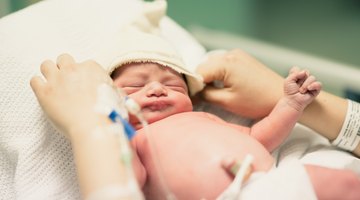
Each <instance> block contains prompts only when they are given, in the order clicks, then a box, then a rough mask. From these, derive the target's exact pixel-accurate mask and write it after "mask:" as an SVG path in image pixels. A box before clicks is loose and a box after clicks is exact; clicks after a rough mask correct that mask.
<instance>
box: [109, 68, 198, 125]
mask: <svg viewBox="0 0 360 200" xmlns="http://www.w3.org/2000/svg"><path fill="white" fill-rule="evenodd" d="M113 79H114V84H115V85H116V86H117V87H120V88H122V89H123V90H124V91H125V92H126V93H127V94H128V95H129V97H130V98H132V99H134V100H135V101H136V102H137V103H138V104H139V105H140V107H141V111H142V113H143V115H144V117H145V119H146V120H147V121H148V122H149V123H152V122H155V121H158V120H160V119H163V118H165V117H168V116H170V115H173V114H176V113H181V112H187V111H192V109H193V107H192V103H191V100H190V97H189V96H188V88H187V86H186V83H185V81H184V79H183V78H182V76H181V75H180V74H179V73H177V72H175V71H174V70H172V69H170V68H168V67H163V66H160V65H158V64H155V63H133V64H128V65H126V66H122V67H120V68H119V69H117V70H116V71H115V72H114V73H113ZM130 122H131V124H132V125H134V126H135V128H137V129H138V128H140V127H141V126H140V124H139V122H138V121H137V119H135V118H134V117H133V116H130Z"/></svg>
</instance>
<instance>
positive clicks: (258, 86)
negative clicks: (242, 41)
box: [198, 50, 284, 118]
mask: <svg viewBox="0 0 360 200" xmlns="http://www.w3.org/2000/svg"><path fill="white" fill-rule="evenodd" d="M198 73H200V74H201V75H202V76H203V78H204V82H205V83H206V84H207V86H206V88H205V89H204V91H203V92H202V96H203V97H204V99H205V100H207V101H209V102H211V103H215V104H217V105H220V106H222V107H223V108H225V109H227V110H229V111H231V112H234V113H236V114H239V115H242V116H245V117H250V118H261V117H264V116H265V115H267V114H268V113H270V111H271V109H272V108H273V107H274V106H275V104H276V102H277V101H278V100H279V99H280V97H281V96H282V95H283V90H282V88H283V87H282V86H283V81H284V79H283V78H282V77H281V76H280V75H278V74H276V73H275V72H273V71H271V70H270V69H269V68H267V67H266V66H265V65H263V64H262V63H260V62H258V61H257V60H255V59H254V58H253V57H251V56H250V55H248V54H247V53H245V52H243V51H241V50H232V51H229V52H226V53H221V54H220V53H219V54H214V55H210V56H209V58H208V59H207V60H206V61H205V62H203V63H202V64H200V65H199V67H198ZM216 80H217V81H221V82H223V85H224V87H223V88H216V87H214V86H213V85H212V82H213V81H216Z"/></svg>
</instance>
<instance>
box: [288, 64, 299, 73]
mask: <svg viewBox="0 0 360 200" xmlns="http://www.w3.org/2000/svg"><path fill="white" fill-rule="evenodd" d="M298 72H300V68H299V67H297V66H294V67H292V68H291V69H290V70H289V74H294V73H298Z"/></svg>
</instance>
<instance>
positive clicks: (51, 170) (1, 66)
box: [0, 0, 360, 200]
mask: <svg viewBox="0 0 360 200" xmlns="http://www.w3.org/2000/svg"><path fill="white" fill-rule="evenodd" d="M150 9H151V8H150ZM142 10H143V2H142V1H140V0H105V1H104V0H46V1H42V2H40V3H37V4H35V5H32V6H30V7H28V8H26V9H23V10H20V11H18V12H16V13H14V14H11V15H9V16H6V17H3V18H2V19H0V88H1V89H0V94H1V97H0V198H1V199H18V200H21V199H26V200H28V199H54V200H56V199H62V200H66V199H69V200H70V199H71V200H73V199H80V192H79V186H78V184H77V179H76V170H75V165H74V161H73V155H72V153H71V145H70V143H69V141H68V140H67V139H65V138H64V137H63V136H62V135H61V134H59V133H57V131H56V130H55V129H54V128H53V126H52V125H51V124H50V123H49V121H48V120H47V119H46V116H44V114H43V112H42V110H41V108H40V106H39V104H38V102H37V100H36V97H35V96H34V94H33V92H32V90H31V88H30V85H29V80H30V78H31V77H32V76H34V75H39V74H40V72H39V66H40V64H41V62H42V61H43V60H45V59H51V60H55V59H56V57H57V56H58V55H59V54H61V53H64V52H67V53H70V54H71V55H73V56H74V57H75V58H76V60H78V61H83V60H86V59H90V58H94V59H97V58H98V56H99V50H100V49H102V50H103V48H104V46H103V45H104V43H111V39H112V38H114V37H115V36H116V34H117V33H118V31H119V29H120V28H121V27H123V26H125V25H127V24H129V23H131V22H132V21H133V20H134V19H136V18H138V17H139V16H140V15H142V14H143V13H142ZM160 29H161V33H162V34H163V36H164V37H167V38H168V39H169V40H170V41H172V42H173V43H174V45H175V46H176V47H177V49H178V50H179V52H180V53H181V54H182V56H183V57H184V61H185V63H186V64H187V65H188V66H193V67H195V66H196V63H199V62H200V60H201V59H202V58H203V57H204V56H205V55H206V50H205V48H204V47H203V46H202V45H201V44H200V43H199V42H198V41H197V40H195V39H194V37H193V36H192V35H191V34H189V32H188V31H186V30H185V29H183V28H182V27H180V26H179V25H178V24H176V22H174V21H173V20H171V19H170V18H168V17H165V18H164V19H162V21H161V23H160ZM217 48H218V47H217ZM224 48H225V47H224ZM102 53H106V52H102ZM281 59H282V58H279V60H278V61H279V62H282V61H281ZM292 64H293V63H289V65H292ZM210 107H211V106H210ZM203 109H205V110H207V109H209V110H212V111H213V109H212V108H208V107H203ZM215 110H216V109H215ZM216 112H218V110H217V111H216ZM218 114H219V115H220V116H222V117H223V118H225V119H227V118H229V117H230V114H229V113H226V112H223V111H220V113H218ZM231 117H233V116H231ZM274 155H275V156H276V157H277V158H278V162H281V161H282V160H286V159H290V158H296V159H301V160H302V161H303V162H304V163H313V164H319V165H323V166H329V167H335V168H351V169H353V170H355V171H356V170H357V173H359V174H360V172H359V170H360V161H359V159H357V158H354V157H353V156H351V155H350V154H348V153H346V152H343V151H339V150H336V149H335V148H333V147H331V146H330V145H329V142H328V141H327V140H325V139H324V138H321V137H320V136H318V135H317V134H315V133H314V132H313V131H312V130H310V129H308V128H306V127H304V126H301V125H300V124H299V125H297V126H296V128H295V129H294V131H293V133H292V135H291V137H290V138H289V139H288V140H287V142H285V144H284V145H282V146H281V147H280V148H279V149H278V150H277V151H276V152H275V153H274Z"/></svg>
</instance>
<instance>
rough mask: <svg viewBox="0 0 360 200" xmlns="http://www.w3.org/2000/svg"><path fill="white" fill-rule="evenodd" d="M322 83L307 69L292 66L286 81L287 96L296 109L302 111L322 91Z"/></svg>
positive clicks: (285, 91) (285, 90)
mask: <svg viewBox="0 0 360 200" xmlns="http://www.w3.org/2000/svg"><path fill="white" fill-rule="evenodd" d="M320 90H321V83H320V82H319V81H317V80H316V78H315V77H314V76H311V75H310V73H309V72H308V71H306V70H300V69H299V68H297V67H293V68H291V70H290V72H289V75H288V77H286V79H285V83H284V93H285V97H287V98H288V103H289V105H290V106H292V107H293V108H294V109H296V110H298V111H302V110H303V109H304V108H305V107H306V106H307V105H309V104H310V103H311V102H312V101H313V100H314V99H315V97H316V96H317V95H318V94H319V93H320Z"/></svg>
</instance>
